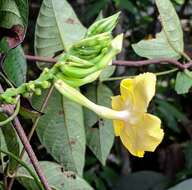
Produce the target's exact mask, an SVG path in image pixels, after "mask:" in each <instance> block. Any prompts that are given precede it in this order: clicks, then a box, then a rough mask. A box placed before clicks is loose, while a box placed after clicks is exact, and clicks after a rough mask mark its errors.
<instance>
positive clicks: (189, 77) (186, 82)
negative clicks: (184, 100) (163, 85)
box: [175, 70, 192, 94]
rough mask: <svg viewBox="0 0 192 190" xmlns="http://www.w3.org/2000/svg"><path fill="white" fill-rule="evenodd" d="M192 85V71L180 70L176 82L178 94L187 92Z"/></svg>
mask: <svg viewBox="0 0 192 190" xmlns="http://www.w3.org/2000/svg"><path fill="white" fill-rule="evenodd" d="M191 87H192V72H190V71H187V70H186V71H184V72H178V73H177V77H176V82H175V90H176V92H177V94H186V93H188V92H189V89H190V88H191Z"/></svg>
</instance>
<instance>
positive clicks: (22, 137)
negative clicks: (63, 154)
mask: <svg viewBox="0 0 192 190" xmlns="http://www.w3.org/2000/svg"><path fill="white" fill-rule="evenodd" d="M0 92H3V88H2V86H1V85H0ZM7 111H8V112H9V114H12V112H13V109H12V107H11V106H9V105H8V106H7ZM13 127H14V128H15V130H16V133H17V135H18V136H19V138H20V140H21V142H22V144H23V147H24V149H25V151H26V152H27V154H28V156H29V159H30V161H31V163H32V165H33V167H34V169H35V171H36V173H37V175H38V176H39V179H40V181H41V183H42V185H43V186H44V188H45V190H52V189H51V188H50V186H49V184H48V181H47V179H46V177H45V175H44V173H43V171H42V169H41V167H40V165H39V162H38V160H37V157H36V155H35V153H34V151H33V149H32V147H31V145H30V143H29V141H28V139H27V136H26V134H25V132H24V130H23V127H22V125H21V123H20V121H19V119H18V117H15V119H14V120H13Z"/></svg>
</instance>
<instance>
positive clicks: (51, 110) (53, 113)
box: [32, 91, 85, 175]
mask: <svg viewBox="0 0 192 190" xmlns="http://www.w3.org/2000/svg"><path fill="white" fill-rule="evenodd" d="M45 97H46V93H44V94H43V95H42V96H40V97H36V96H35V97H33V101H32V102H33V106H35V107H36V108H37V109H39V108H40V106H41V104H42V101H43V100H44V98H45ZM37 134H38V136H39V139H40V141H41V143H42V144H43V145H44V146H45V148H46V149H47V151H48V152H49V153H50V154H51V155H52V156H53V158H54V159H55V160H56V161H58V162H59V163H61V164H62V165H63V166H64V168H65V170H70V171H74V172H77V173H78V174H79V175H82V171H83V167H84V157H85V131H84V122H83V112H82V107H81V106H79V105H78V104H75V103H73V102H71V101H69V100H67V99H66V98H64V97H63V96H61V95H60V94H59V93H58V92H57V91H54V92H53V93H52V95H51V97H50V99H49V103H48V105H47V108H46V110H45V114H44V115H43V116H41V118H40V120H39V122H38V126H37Z"/></svg>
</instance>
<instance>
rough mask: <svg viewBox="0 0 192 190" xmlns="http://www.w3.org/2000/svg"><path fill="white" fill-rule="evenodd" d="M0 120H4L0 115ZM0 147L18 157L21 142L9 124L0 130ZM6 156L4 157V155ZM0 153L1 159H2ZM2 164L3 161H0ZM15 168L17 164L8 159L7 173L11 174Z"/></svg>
mask: <svg viewBox="0 0 192 190" xmlns="http://www.w3.org/2000/svg"><path fill="white" fill-rule="evenodd" d="M0 119H1V120H4V119H5V117H4V116H3V115H0ZM0 145H1V148H2V149H3V150H8V151H9V152H11V153H13V154H14V155H16V156H18V157H19V154H20V148H21V142H20V141H19V139H18V137H17V134H16V132H15V130H14V128H13V127H12V126H11V124H7V125H5V126H3V127H1V129H0ZM4 156H6V155H4ZM4 156H3V155H2V153H1V159H3V157H4ZM2 162H3V160H2ZM16 166H17V162H16V161H15V160H14V159H12V158H10V160H9V162H8V169H9V172H11V173H12V172H13V171H14V170H15V168H16Z"/></svg>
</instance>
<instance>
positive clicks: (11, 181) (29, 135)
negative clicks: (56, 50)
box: [8, 85, 54, 190]
mask: <svg viewBox="0 0 192 190" xmlns="http://www.w3.org/2000/svg"><path fill="white" fill-rule="evenodd" d="M53 89H54V86H53V85H52V86H51V87H50V89H49V91H48V93H47V96H46V98H45V100H44V102H43V103H42V105H41V108H40V110H39V111H40V112H43V111H44V109H45V108H46V106H47V104H48V101H49V98H50V96H51V94H52V92H53ZM39 119H40V116H38V117H36V119H35V121H34V123H33V126H32V128H31V130H30V132H29V134H28V136H27V138H28V141H29V142H30V141H31V138H32V136H33V134H34V132H35V130H36V128H37V124H38V122H39ZM24 153H25V148H23V149H22V151H21V154H20V159H22V158H23V155H24ZM16 171H17V168H16ZM16 171H15V172H16ZM14 181H15V177H12V178H11V180H10V182H9V186H8V190H11V188H12V186H13V183H14Z"/></svg>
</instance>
